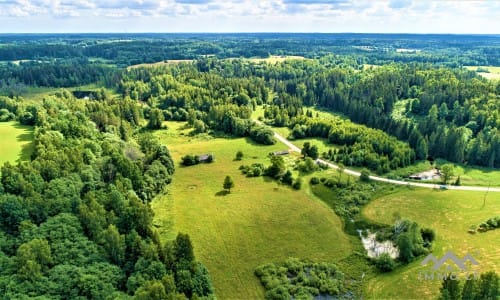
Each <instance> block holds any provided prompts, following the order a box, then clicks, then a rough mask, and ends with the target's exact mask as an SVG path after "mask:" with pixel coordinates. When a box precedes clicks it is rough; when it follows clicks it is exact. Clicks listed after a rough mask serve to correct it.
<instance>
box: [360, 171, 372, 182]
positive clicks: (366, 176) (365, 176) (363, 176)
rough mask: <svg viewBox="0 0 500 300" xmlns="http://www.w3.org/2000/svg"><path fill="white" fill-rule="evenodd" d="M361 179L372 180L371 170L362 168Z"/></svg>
mask: <svg viewBox="0 0 500 300" xmlns="http://www.w3.org/2000/svg"><path fill="white" fill-rule="evenodd" d="M359 180H361V181H364V182H368V181H370V171H368V170H362V171H361V175H360V176H359Z"/></svg>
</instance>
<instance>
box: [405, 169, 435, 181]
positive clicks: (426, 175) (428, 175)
mask: <svg viewBox="0 0 500 300" xmlns="http://www.w3.org/2000/svg"><path fill="white" fill-rule="evenodd" d="M440 175H441V173H440V172H439V170H437V169H432V170H429V171H425V172H420V173H416V174H412V175H410V176H409V177H408V178H410V179H413V180H432V179H435V178H439V176H440Z"/></svg>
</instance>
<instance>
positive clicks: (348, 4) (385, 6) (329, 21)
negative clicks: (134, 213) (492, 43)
mask: <svg viewBox="0 0 500 300" xmlns="http://www.w3.org/2000/svg"><path fill="white" fill-rule="evenodd" d="M0 32H2V33H20V32H33V33H68V32H75V33H79V32H119V33H133V32H368V33H369V32H379V33H478V34H491V33H493V34H498V33H500V0H482V1H475V0H455V1H448V0H371V1H370V0H260V1H259V0H104V1H98V0H0Z"/></svg>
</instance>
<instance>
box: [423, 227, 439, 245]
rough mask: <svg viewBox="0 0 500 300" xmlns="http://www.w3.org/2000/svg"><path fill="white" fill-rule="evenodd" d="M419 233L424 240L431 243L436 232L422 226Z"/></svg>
mask: <svg viewBox="0 0 500 300" xmlns="http://www.w3.org/2000/svg"><path fill="white" fill-rule="evenodd" d="M420 233H421V234H422V238H423V239H424V241H426V242H429V243H432V242H433V241H434V239H435V238H436V232H435V231H434V229H432V228H422V229H421V230H420Z"/></svg>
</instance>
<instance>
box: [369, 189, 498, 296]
mask: <svg viewBox="0 0 500 300" xmlns="http://www.w3.org/2000/svg"><path fill="white" fill-rule="evenodd" d="M499 212H500V193H488V194H486V193H481V192H466V191H450V190H448V191H437V190H427V189H406V188H403V189H401V191H399V192H397V193H394V194H390V195H387V196H383V197H381V198H378V199H376V200H373V201H372V202H370V203H369V204H368V205H367V206H366V207H365V208H364V209H363V212H362V213H363V216H364V217H366V218H368V219H369V220H373V221H377V222H382V223H386V224H392V223H393V221H394V216H395V214H399V215H400V216H401V217H403V218H408V219H411V220H414V221H416V222H418V223H419V224H420V225H421V226H422V227H431V228H433V229H434V230H435V231H436V234H437V237H436V241H435V242H434V247H433V252H432V253H433V254H434V255H435V256H436V257H441V256H442V255H443V254H445V253H446V252H447V251H449V250H450V251H453V252H454V253H455V254H456V255H457V256H459V257H463V256H464V255H466V254H467V253H469V254H471V255H472V256H473V257H474V258H475V259H476V260H477V261H478V262H479V266H478V268H476V269H475V270H476V271H477V272H479V273H482V272H486V271H490V270H494V271H496V272H497V273H498V272H500V247H498V245H500V231H499V230H493V231H488V232H485V233H476V234H470V233H468V229H469V228H470V226H471V225H479V224H480V223H481V222H484V221H486V220H487V219H489V218H491V217H493V216H496V215H498V214H499ZM422 260H423V257H422V258H419V259H417V260H416V261H414V262H412V263H411V264H409V265H407V266H405V267H400V268H397V269H396V270H395V271H393V272H390V273H387V274H382V275H378V276H376V277H375V278H373V279H371V280H370V281H369V282H368V284H367V285H366V289H365V295H366V296H367V297H369V298H370V299H429V298H436V297H437V295H438V293H439V287H440V284H441V282H440V281H422V280H419V278H418V275H419V272H426V271H429V270H430V269H431V267H430V266H421V265H420V262H421V261H422Z"/></svg>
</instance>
